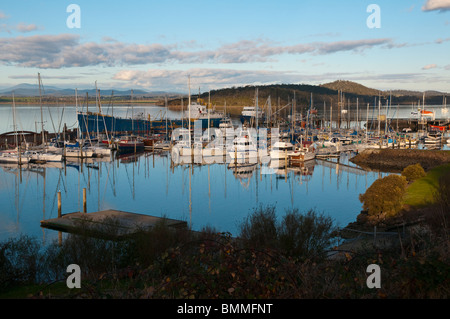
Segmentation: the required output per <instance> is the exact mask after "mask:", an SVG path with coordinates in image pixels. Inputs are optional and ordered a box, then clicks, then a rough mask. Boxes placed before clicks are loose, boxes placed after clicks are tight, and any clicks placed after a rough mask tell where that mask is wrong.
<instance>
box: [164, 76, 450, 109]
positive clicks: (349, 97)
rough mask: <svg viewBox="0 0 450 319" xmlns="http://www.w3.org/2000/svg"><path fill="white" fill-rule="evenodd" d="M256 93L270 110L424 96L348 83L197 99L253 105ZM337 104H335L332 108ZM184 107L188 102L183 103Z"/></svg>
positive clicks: (226, 92)
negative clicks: (277, 107) (340, 92)
mask: <svg viewBox="0 0 450 319" xmlns="http://www.w3.org/2000/svg"><path fill="white" fill-rule="evenodd" d="M256 89H258V94H257V98H258V105H259V106H264V105H265V104H266V103H268V102H269V97H270V103H271V105H272V106H277V105H279V106H284V105H286V104H288V103H289V102H292V101H294V97H295V103H296V105H297V106H299V107H309V106H310V105H311V101H312V104H313V105H314V107H316V108H319V107H321V106H323V105H324V102H326V105H328V106H329V105H330V103H333V105H337V101H338V97H339V95H340V94H339V91H342V94H341V96H342V98H344V99H345V104H347V103H348V102H350V103H351V104H352V105H356V100H357V99H358V102H359V103H360V105H366V104H367V103H370V104H373V103H375V101H377V99H378V97H379V96H381V97H382V101H383V103H385V102H386V99H391V103H392V105H396V104H407V105H411V104H412V103H414V104H417V103H419V101H420V103H421V102H422V98H423V92H416V91H380V90H376V89H371V88H368V87H365V86H363V85H361V84H358V83H355V82H351V81H335V82H331V83H327V84H323V85H308V84H272V85H260V86H250V85H249V86H244V87H231V88H224V89H219V90H212V91H210V92H204V93H201V95H200V98H201V101H202V102H207V101H208V99H209V98H210V99H211V104H212V105H217V106H221V107H222V106H224V105H225V104H226V105H227V106H245V105H255V100H256ZM425 96H426V100H425V102H426V104H434V105H440V104H442V102H443V96H445V93H441V92H436V91H432V92H431V91H430V92H426V93H425ZM197 97H198V95H193V96H192V99H193V100H194V101H196V99H197ZM335 103H336V104H335ZM171 104H179V100H178V101H176V100H172V101H171ZM184 104H185V105H187V101H184Z"/></svg>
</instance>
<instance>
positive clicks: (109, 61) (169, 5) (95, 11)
mask: <svg viewBox="0 0 450 319" xmlns="http://www.w3.org/2000/svg"><path fill="white" fill-rule="evenodd" d="M72 3H73V4H77V5H78V6H79V8H80V16H79V18H80V19H79V20H80V23H81V25H80V28H69V27H68V25H67V23H66V20H67V18H68V17H69V16H70V15H71V14H72V12H66V8H67V7H68V6H69V5H70V4H72ZM370 4H376V5H378V7H379V9H380V28H369V27H368V25H367V19H368V18H369V16H370V15H371V14H372V13H373V12H367V7H368V6H369V5H370ZM449 57H450V0H417V1H403V0H402V1H384V0H383V1H375V0H374V1H361V0H343V1H334V0H328V1H325V0H316V1H302V0H295V1H291V0H278V1H274V0H259V1H254V0H240V1H236V0H228V1H212V0H209V1H206V0H192V1H170V0H165V1H136V0H129V1H108V2H104V1H82V0H79V1H77V0H72V1H61V0H53V1H50V0H47V1H23V0H16V1H10V2H8V3H5V2H4V3H2V4H0V87H9V86H12V85H15V84H19V83H37V73H38V72H39V73H41V76H42V79H43V81H44V85H48V86H50V85H56V86H60V87H67V88H74V89H75V88H79V89H81V88H93V87H94V85H95V81H97V83H98V86H99V88H103V89H106V88H117V89H119V88H127V89H129V88H135V89H137V88H143V89H145V90H149V91H154V90H165V91H182V92H186V91H187V78H188V76H189V75H190V76H191V83H192V86H193V87H196V88H197V87H200V88H201V90H202V91H207V90H209V89H217V88H223V87H231V86H244V85H253V84H272V83H306V84H321V83H327V82H331V81H334V80H338V79H341V80H352V81H356V82H358V83H361V84H363V85H366V86H369V87H373V88H377V89H381V90H391V89H392V90H393V89H410V90H419V91H423V90H439V91H444V92H450V58H449Z"/></svg>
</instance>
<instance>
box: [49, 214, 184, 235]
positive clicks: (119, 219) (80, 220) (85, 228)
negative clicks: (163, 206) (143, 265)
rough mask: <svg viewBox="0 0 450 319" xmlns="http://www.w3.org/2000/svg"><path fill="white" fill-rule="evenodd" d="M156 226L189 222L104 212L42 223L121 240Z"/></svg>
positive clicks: (75, 231)
mask: <svg viewBox="0 0 450 319" xmlns="http://www.w3.org/2000/svg"><path fill="white" fill-rule="evenodd" d="M156 225H165V226H167V227H171V228H187V222H185V221H181V220H175V219H169V218H163V217H155V216H150V215H144V214H136V213H129V212H123V211H118V210H104V211H99V212H93V213H82V212H75V213H69V214H64V215H62V216H61V217H59V218H53V219H47V220H42V221H41V227H44V228H49V229H53V230H58V231H63V232H68V233H85V234H89V235H92V236H95V237H98V236H99V237H105V238H114V239H120V238H125V237H128V236H130V235H133V234H135V233H138V232H140V231H146V230H150V229H151V228H153V227H154V226H156Z"/></svg>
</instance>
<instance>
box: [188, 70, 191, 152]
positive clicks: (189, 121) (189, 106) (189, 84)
mask: <svg viewBox="0 0 450 319" xmlns="http://www.w3.org/2000/svg"><path fill="white" fill-rule="evenodd" d="M188 88H189V100H188V109H189V112H188V114H189V117H188V133H189V146H190V145H191V76H190V75H189V77H188Z"/></svg>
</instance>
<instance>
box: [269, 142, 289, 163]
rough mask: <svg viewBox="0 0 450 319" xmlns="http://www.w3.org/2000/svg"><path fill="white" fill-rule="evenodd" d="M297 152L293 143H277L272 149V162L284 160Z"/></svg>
mask: <svg viewBox="0 0 450 319" xmlns="http://www.w3.org/2000/svg"><path fill="white" fill-rule="evenodd" d="M294 152H295V146H294V144H292V143H291V142H284V141H277V142H275V143H274V144H273V146H272V147H271V149H270V152H269V153H270V159H271V160H284V159H285V158H287V157H288V156H289V155H291V154H293V153H294Z"/></svg>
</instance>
